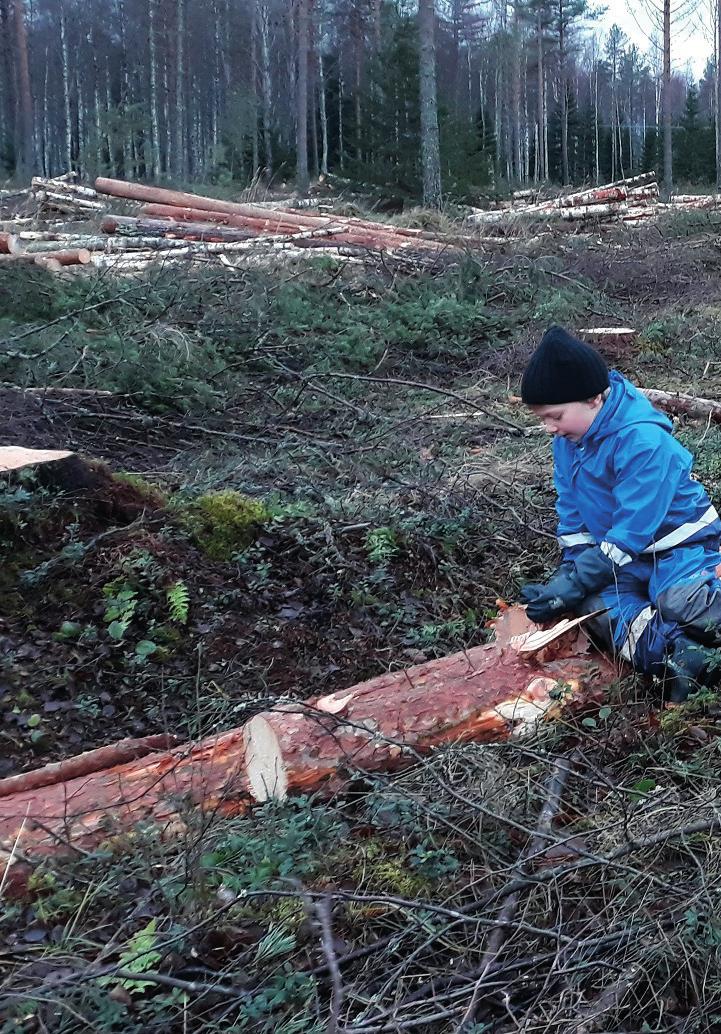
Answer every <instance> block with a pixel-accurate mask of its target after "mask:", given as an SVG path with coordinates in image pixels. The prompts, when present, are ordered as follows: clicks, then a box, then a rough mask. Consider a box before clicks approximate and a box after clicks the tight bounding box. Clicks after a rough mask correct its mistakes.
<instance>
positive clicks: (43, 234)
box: [0, 177, 452, 272]
mask: <svg viewBox="0 0 721 1034" xmlns="http://www.w3.org/2000/svg"><path fill="white" fill-rule="evenodd" d="M95 188H96V189H92V188H90V187H83V186H78V185H76V184H74V183H71V182H69V181H68V180H67V179H66V178H59V179H56V180H43V179H39V178H36V179H34V180H33V186H32V194H33V197H34V199H35V201H36V202H37V206H38V209H37V210H38V215H39V216H42V217H45V218H47V217H48V215H49V214H50V213H53V214H56V215H57V214H60V215H62V214H64V215H73V216H74V217H75V218H76V219H78V220H87V219H88V218H92V219H94V220H95V219H96V218H97V217H98V216H99V217H100V226H99V228H97V224H96V225H95V226H93V227H92V228H91V229H90V230H87V231H83V232H75V233H72V232H70V233H69V232H68V231H67V228H62V229H61V228H57V229H56V228H51V229H46V230H35V229H33V230H25V229H20V230H19V231H18V232H7V233H2V234H0V254H1V255H2V256H3V257H2V258H0V262H3V261H7V262H11V261H15V262H35V263H36V264H40V265H43V266H45V268H48V269H53V270H56V271H57V270H58V269H59V268H61V267H64V266H71V265H90V266H93V267H96V268H99V269H104V268H108V267H111V268H113V269H114V270H117V271H128V272H132V271H136V270H142V269H144V268H146V267H147V266H148V265H149V264H150V263H151V262H157V261H158V260H159V259H161V260H162V262H163V263H164V264H165V263H175V262H184V261H187V260H188V259H189V258H192V259H195V260H197V261H204V262H220V263H222V264H224V265H232V264H233V263H232V261H231V257H232V256H233V255H238V254H239V253H241V254H242V253H244V252H245V253H246V254H247V253H248V252H251V253H253V252H255V253H256V254H257V253H258V252H260V253H261V254H264V255H267V254H268V252H281V253H282V254H283V255H284V257H288V256H291V257H293V256H298V255H307V253H308V252H307V249H309V248H332V249H334V250H335V251H336V252H339V253H341V254H343V255H344V256H346V257H352V256H354V255H364V254H367V253H368V252H369V251H370V252H380V251H383V252H385V253H386V254H396V255H398V254H404V253H407V252H408V251H411V252H412V253H418V252H425V253H428V252H430V253H431V254H437V253H438V252H439V251H440V250H441V249H443V248H447V247H449V246H452V245H451V244H450V242H448V241H445V240H443V239H441V238H440V237H439V236H434V235H433V234H431V233H428V232H426V231H424V230H420V229H410V228H407V227H398V226H391V225H390V224H385V223H379V222H375V221H372V220H368V219H359V218H353V217H349V216H335V215H333V216H329V215H320V214H309V213H308V212H307V210H306V211H296V210H294V209H293V208H291V207H288V204H287V203H283V202H279V203H277V204H276V203H275V202H273V203H269V204H266V203H255V204H237V203H234V202H230V201H221V200H218V199H216V198H210V197H204V196H202V195H198V194H189V193H182V192H180V191H175V190H168V189H164V188H160V187H151V186H145V185H143V184H140V183H130V182H126V181H123V180H113V179H105V178H103V177H100V178H99V179H98V180H97V181H96V184H95ZM113 198H116V199H122V200H126V201H129V202H136V203H139V205H140V207H139V210H138V208H137V204H136V209H135V211H134V212H133V214H132V215H128V214H126V215H120V214H114V213H110V212H108V211H107V210H108V206H109V204H110V199H113Z"/></svg>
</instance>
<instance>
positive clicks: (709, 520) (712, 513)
mask: <svg viewBox="0 0 721 1034" xmlns="http://www.w3.org/2000/svg"><path fill="white" fill-rule="evenodd" d="M718 519H719V515H718V513H717V512H716V507H715V506H709V508H708V510H707V511H706V513H704V514H702V515H701V516H700V517H699V519H698V520H697V521H688V522H687V523H686V524H682V525H681V526H680V527H678V528H676V529H675V530H674V531H670V532H669V533H668V535H664V536H663V538H662V539H659V540H658V542H654V543H653V545H651V546H648V548H647V549H644V551H643V552H644V553H658V552H661V551H662V550H664V549H673V547H674V546H678V545H680V544H681V543H682V542H685V541H686V539H690V538H691V536H692V535H695V534H696V532H697V531H702V530H703V529H704V528H707V527H708V526H709V525H710V524H713V523H714V522H715V521H717V520H718ZM601 548H603V547H601Z"/></svg>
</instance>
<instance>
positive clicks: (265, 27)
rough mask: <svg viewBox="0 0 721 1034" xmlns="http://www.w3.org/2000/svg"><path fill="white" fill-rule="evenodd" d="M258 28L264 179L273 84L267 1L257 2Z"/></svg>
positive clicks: (268, 169)
mask: <svg viewBox="0 0 721 1034" xmlns="http://www.w3.org/2000/svg"><path fill="white" fill-rule="evenodd" d="M257 16H258V28H259V36H260V82H261V94H262V118H263V163H264V166H265V176H266V179H267V180H269V181H270V179H271V177H272V175H273V137H272V134H271V128H272V120H273V83H272V78H271V64H270V39H269V37H270V16H269V12H268V0H259V6H258V8H257Z"/></svg>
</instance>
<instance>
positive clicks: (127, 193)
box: [95, 177, 447, 243]
mask: <svg viewBox="0 0 721 1034" xmlns="http://www.w3.org/2000/svg"><path fill="white" fill-rule="evenodd" d="M95 186H96V189H97V190H98V192H99V193H104V194H108V195H109V196H111V197H124V198H130V199H132V200H136V201H144V202H146V203H147V206H146V207H145V208H144V210H143V212H144V214H147V215H157V214H159V212H158V210H155V208H154V206H155V205H161V206H163V207H165V208H170V209H175V210H176V212H175V213H173V212H171V213H170V217H171V218H180V216H178V214H177V209H190V210H191V211H193V210H194V212H195V214H193V215H191V216H190V219H191V221H194V222H198V221H201V222H202V221H206V222H211V221H212V222H217V221H219V220H217V219H212V220H211V219H210V218H209V216H208V213H215V214H216V215H229V216H242V217H244V218H245V219H258V220H260V221H261V222H266V221H267V220H268V219H269V214H268V212H269V210H268V208H264V207H262V206H260V205H256V204H242V203H236V202H233V201H220V200H218V199H217V198H209V197H204V196H202V195H200V194H189V193H185V192H182V191H176V190H167V189H165V188H162V187H147V186H145V185H143V184H140V183H131V182H128V181H125V180H112V179H106V178H103V177H100V178H98V179H97V180H96V182H95ZM151 205H152V206H153V208H151V207H150V206H151ZM198 212H202V213H204V214H203V215H202V216H198V214H197V213H198ZM281 216H282V223H283V224H286V223H287V224H288V225H291V226H294V227H296V228H297V229H298V230H299V229H301V228H302V227H304V226H306V227H308V228H310V229H316V230H320V229H327V228H328V227H329V226H330V225H333V224H336V225H341V226H343V227H344V229H345V230H347V231H348V232H349V233H358V234H363V233H364V231H369V232H370V233H371V234H383V233H391V234H392V235H393V236H394V237H410V238H413V239H414V240H417V241H429V242H435V243H438V242H439V241H441V242H442V243H447V242H446V241H445V239H444V238H442V235H438V234H433V233H430V232H429V231H427V230H420V229H416V228H413V227H405V226H391V225H390V224H386V223H379V222H374V221H372V220H369V219H359V218H356V217H354V216H335V215H329V216H312V215H308V214H306V213H305V212H297V211H293V210H292V209H283V210H282V212H281ZM275 218H276V219H277V218H278V217H275ZM229 225H234V224H233V223H229Z"/></svg>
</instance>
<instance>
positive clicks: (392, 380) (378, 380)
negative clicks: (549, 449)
mask: <svg viewBox="0 0 721 1034" xmlns="http://www.w3.org/2000/svg"><path fill="white" fill-rule="evenodd" d="M318 377H335V378H338V379H342V380H350V381H365V382H366V383H371V384H386V385H388V384H398V385H400V386H401V387H405V388H418V389H419V390H420V391H431V392H433V393H434V394H435V395H444V396H445V397H446V398H449V399H455V400H456V402H460V403H461V405H463V406H468V408H469V409H471V410H472V411H476V410H477V411H479V412H482V413H485V414H486V416H489V417H490V418H491V419H492V420H500V422H501V423H502V424H505V425H506V427H511V428H513V430H514V431H518V432H519V433H520V434H526V433H527V432H528V428H527V427H522V426H521V425H520V424H516V423H514V421H513V420H509V419H508V417H505V416H502V415H501V414H500V413H493V412H491V411H490V410H489V409H487V408H486V407H485V406H483V405H482V404H481V403H479V402H478V401H472V400H471V399H466V398H464V397H463V396H462V395H458V394H456V392H455V391H448V390H447V389H446V388H439V387H437V386H436V385H435V384H425V383H424V382H423V381H408V380H405V379H404V378H401V377H368V376H364V375H363V374H360V373H337V372H331V373H314V374H309V375H308V378H307V379H308V380H315V379H316V378H318Z"/></svg>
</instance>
